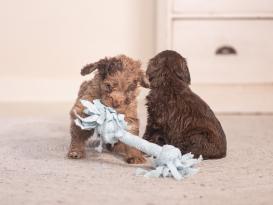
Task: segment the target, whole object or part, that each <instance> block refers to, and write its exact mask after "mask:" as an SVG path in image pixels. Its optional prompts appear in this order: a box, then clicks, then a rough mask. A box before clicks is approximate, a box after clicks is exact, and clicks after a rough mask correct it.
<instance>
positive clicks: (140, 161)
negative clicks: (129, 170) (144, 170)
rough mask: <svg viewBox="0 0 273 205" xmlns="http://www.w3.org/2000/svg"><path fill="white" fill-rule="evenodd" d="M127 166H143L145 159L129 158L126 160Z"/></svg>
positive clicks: (141, 157) (137, 156)
mask: <svg viewBox="0 0 273 205" xmlns="http://www.w3.org/2000/svg"><path fill="white" fill-rule="evenodd" d="M126 162H127V163H128V164H144V163H145V162H146V159H145V158H144V157H143V156H142V155H136V156H130V157H127V158H126Z"/></svg>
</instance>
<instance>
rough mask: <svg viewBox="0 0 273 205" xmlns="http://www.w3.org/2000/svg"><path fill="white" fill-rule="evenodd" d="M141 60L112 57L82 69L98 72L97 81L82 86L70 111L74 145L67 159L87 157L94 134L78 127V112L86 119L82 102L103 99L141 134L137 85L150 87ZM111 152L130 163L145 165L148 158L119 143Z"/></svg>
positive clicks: (72, 142) (130, 128) (95, 77)
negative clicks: (86, 148) (89, 142)
mask: <svg viewBox="0 0 273 205" xmlns="http://www.w3.org/2000/svg"><path fill="white" fill-rule="evenodd" d="M140 66H141V64H140V62H139V61H135V60H133V59H131V58H129V57H127V56H125V55H120V56H117V57H113V58H104V59H101V60H100V61H98V62H96V63H91V64H88V65H86V66H85V67H84V68H83V69H82V70H81V74H82V75H87V74H90V73H92V72H93V71H95V70H97V73H96V74H95V76H94V78H93V79H92V80H89V81H85V82H83V83H82V85H81V87H80V90H79V93H78V98H77V100H76V102H75V104H74V106H73V107H72V109H71V112H70V115H71V127H70V133H71V144H70V148H69V151H68V155H67V156H68V157H69V158H73V159H79V158H83V157H84V156H85V142H86V140H87V139H88V138H89V137H90V136H91V135H93V133H94V130H91V131H86V130H81V128H79V127H78V126H76V125H75V123H74V119H75V118H76V116H75V112H77V113H78V114H79V115H81V116H84V115H85V114H84V113H83V106H82V104H81V103H80V101H79V100H80V99H85V100H89V101H92V100H94V99H100V100H101V102H102V103H103V104H104V105H106V106H110V107H113V108H114V109H115V110H117V112H118V113H122V114H124V115H125V120H126V121H127V123H128V125H129V126H128V127H129V128H128V129H129V130H128V131H129V132H131V133H132V134H135V135H138V134H139V121H138V118H137V102H136V97H137V95H138V85H141V86H143V87H146V88H147V87H148V85H149V84H148V81H147V80H146V78H145V75H144V72H143V71H142V70H141V68H140ZM111 150H112V151H114V152H117V153H119V154H123V155H124V156H125V160H126V161H127V162H128V163H143V162H145V158H144V157H143V156H142V153H141V152H140V151H138V150H136V149H134V148H132V147H128V146H126V145H125V144H123V143H121V142H118V143H116V144H115V145H114V146H113V147H111Z"/></svg>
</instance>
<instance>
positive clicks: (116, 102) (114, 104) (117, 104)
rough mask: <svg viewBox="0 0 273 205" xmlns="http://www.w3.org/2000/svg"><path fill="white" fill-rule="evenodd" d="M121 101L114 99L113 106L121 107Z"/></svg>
mask: <svg viewBox="0 0 273 205" xmlns="http://www.w3.org/2000/svg"><path fill="white" fill-rule="evenodd" d="M120 104H121V103H120V102H119V101H118V100H113V108H118V107H120Z"/></svg>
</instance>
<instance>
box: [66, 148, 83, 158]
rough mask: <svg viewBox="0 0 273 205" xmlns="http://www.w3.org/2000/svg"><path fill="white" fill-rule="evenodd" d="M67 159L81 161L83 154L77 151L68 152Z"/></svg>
mask: <svg viewBox="0 0 273 205" xmlns="http://www.w3.org/2000/svg"><path fill="white" fill-rule="evenodd" d="M67 157H68V158H70V159H81V158H84V157H85V152H84V151H78V150H70V151H69V152H68V154H67Z"/></svg>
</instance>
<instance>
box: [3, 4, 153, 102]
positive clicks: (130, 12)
mask: <svg viewBox="0 0 273 205" xmlns="http://www.w3.org/2000/svg"><path fill="white" fill-rule="evenodd" d="M154 4H155V0H113V1H109V0H78V1H75V0H0V26H1V27H0V101H67V100H73V98H74V97H75V92H76V90H77V89H78V84H79V83H80V81H81V77H80V74H79V71H80V69H81V67H82V66H83V65H84V64H86V63H88V62H92V61H96V60H98V59H100V58H102V57H104V56H113V55H117V54H121V53H124V54H126V55H128V56H131V57H134V58H137V59H140V60H142V61H143V62H144V63H145V62H147V60H148V59H149V58H150V57H152V56H153V55H154V47H155V39H154V36H155V22H154V21H155V5H154Z"/></svg>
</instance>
